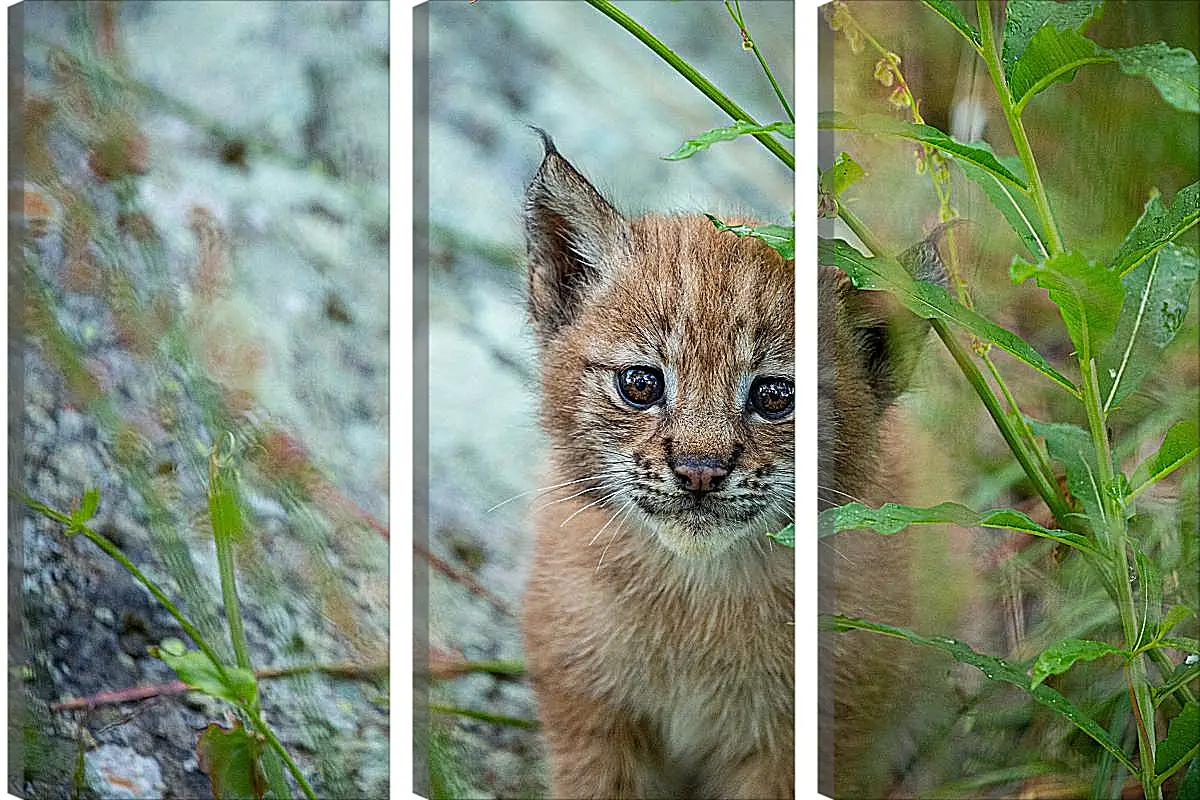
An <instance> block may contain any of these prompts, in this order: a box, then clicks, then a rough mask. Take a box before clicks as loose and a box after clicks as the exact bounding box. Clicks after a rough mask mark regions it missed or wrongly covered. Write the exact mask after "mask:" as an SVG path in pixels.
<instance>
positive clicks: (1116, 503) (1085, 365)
mask: <svg viewBox="0 0 1200 800" xmlns="http://www.w3.org/2000/svg"><path fill="white" fill-rule="evenodd" d="M1079 367H1080V370H1079V371H1080V378H1081V380H1080V383H1081V387H1080V388H1081V389H1082V391H1083V404H1084V408H1085V409H1086V411H1087V417H1088V430H1089V433H1090V434H1091V437H1092V446H1093V447H1094V448H1095V450H1096V462H1097V465H1096V466H1097V472H1098V473H1099V474H1098V475H1097V480H1098V482H1099V484H1100V486H1099V492H1098V493H1099V495H1100V498H1099V499H1100V507H1101V511H1102V513H1103V516H1104V519H1103V520H1100V521H1099V522H1102V523H1103V528H1104V530H1103V531H1101V530H1097V531H1096V533H1097V539H1099V540H1100V543H1101V544H1102V545H1104V546H1106V548H1107V550H1108V553H1109V560H1110V561H1111V562H1112V563H1113V565H1114V567H1115V569H1114V574H1113V577H1112V582H1113V583H1114V584H1115V585H1114V587H1113V588H1114V589H1115V592H1116V601H1117V611H1118V613H1119V614H1120V617H1121V630H1122V633H1123V634H1124V637H1125V646H1126V647H1127V648H1128V649H1130V650H1133V649H1134V648H1136V647H1137V645H1138V636H1139V630H1138V619H1137V606H1136V604H1135V602H1134V598H1133V590H1132V589H1131V588H1130V586H1129V555H1128V552H1127V551H1128V542H1127V531H1126V528H1125V508H1124V504H1123V502H1121V501H1120V500H1118V499H1117V498H1116V496H1114V495H1113V494H1112V493H1111V492H1110V489H1112V488H1113V486H1114V473H1113V462H1112V450H1111V448H1110V446H1109V443H1108V430H1107V428H1106V427H1105V421H1104V410H1103V408H1102V406H1101V400H1100V381H1099V378H1098V377H1097V375H1096V360H1095V359H1094V358H1092V357H1091V353H1090V352H1088V351H1087V349H1086V347H1085V348H1084V351H1083V352H1082V353H1080V359H1079ZM1095 522H1097V521H1095V520H1093V523H1095ZM1125 677H1126V681H1127V683H1128V685H1129V702H1130V705H1131V706H1132V708H1133V716H1134V719H1135V720H1136V721H1137V734H1138V753H1139V755H1140V763H1139V765H1138V766H1139V770H1138V771H1139V773H1140V774H1139V775H1138V778H1139V779H1140V780H1141V782H1142V788H1143V790H1144V791H1145V793H1146V798H1147V800H1161V798H1162V788H1161V787H1160V786H1158V785H1157V784H1155V782H1154V746H1155V743H1154V703H1153V699H1152V698H1151V696H1150V681H1149V676H1148V675H1147V673H1146V660H1145V654H1143V653H1138V654H1137V655H1135V656H1134V657H1133V658H1132V659H1131V660H1130V661H1129V663H1128V664H1127V665H1126V667H1125Z"/></svg>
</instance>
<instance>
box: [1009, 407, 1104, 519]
mask: <svg viewBox="0 0 1200 800" xmlns="http://www.w3.org/2000/svg"><path fill="white" fill-rule="evenodd" d="M1025 419H1026V421H1027V422H1028V423H1029V426H1030V428H1031V429H1032V430H1033V432H1034V433H1035V434H1036V435H1038V436H1041V437H1042V438H1044V439H1045V440H1046V451H1047V452H1048V453H1049V454H1050V457H1051V458H1053V459H1055V460H1056V461H1061V462H1062V463H1063V465H1064V466H1065V467H1066V468H1067V488H1068V489H1070V490H1071V494H1073V495H1074V496H1075V497H1077V498H1079V501H1080V502H1081V503H1083V507H1084V510H1085V511H1086V512H1087V515H1088V517H1089V518H1090V519H1091V520H1093V521H1094V522H1093V525H1095V523H1096V522H1099V523H1101V526H1100V528H1101V530H1103V531H1107V530H1108V524H1107V521H1106V520H1107V518H1106V517H1105V515H1104V503H1103V499H1102V498H1103V494H1102V493H1103V488H1102V487H1101V486H1100V477H1099V475H1100V472H1099V470H1098V469H1097V467H1096V450H1095V448H1094V447H1093V446H1092V437H1091V436H1089V435H1088V432H1087V431H1085V430H1084V429H1083V428H1080V427H1079V426H1077V425H1071V424H1069V423H1065V422H1038V421H1037V420H1035V419H1030V418H1029V417H1026V418H1025Z"/></svg>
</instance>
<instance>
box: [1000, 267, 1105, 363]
mask: <svg viewBox="0 0 1200 800" xmlns="http://www.w3.org/2000/svg"><path fill="white" fill-rule="evenodd" d="M1030 276H1033V277H1036V278H1037V284H1038V286H1040V287H1042V288H1043V289H1046V290H1047V291H1048V292H1049V293H1050V300H1051V301H1052V302H1053V303H1054V304H1055V305H1056V306H1058V311H1059V314H1060V315H1061V316H1062V319H1063V323H1064V324H1066V326H1067V333H1068V334H1069V335H1070V337H1071V341H1072V342H1073V343H1074V344H1075V349H1076V351H1077V352H1078V353H1079V357H1080V361H1081V363H1085V364H1086V363H1087V362H1088V361H1089V360H1090V359H1091V358H1092V357H1094V356H1097V355H1098V354H1099V353H1100V350H1101V348H1102V347H1103V346H1104V345H1105V344H1106V343H1107V342H1108V340H1109V338H1110V337H1111V336H1112V333H1113V330H1114V329H1115V328H1116V325H1117V317H1118V316H1119V314H1120V312H1121V305H1122V303H1123V301H1124V299H1125V287H1124V286H1123V285H1122V284H1121V279H1120V278H1119V277H1117V274H1116V273H1115V272H1112V271H1111V270H1109V269H1107V268H1106V267H1104V265H1102V264H1097V263H1095V262H1091V261H1088V260H1087V258H1085V257H1084V256H1083V255H1082V254H1081V253H1076V252H1071V253H1059V254H1058V255H1056V256H1051V257H1050V258H1048V259H1046V260H1045V261H1039V262H1038V263H1037V264H1029V263H1026V262H1017V263H1015V264H1013V267H1012V278H1013V281H1014V282H1020V281H1024V280H1026V279H1028V278H1029V277H1030Z"/></svg>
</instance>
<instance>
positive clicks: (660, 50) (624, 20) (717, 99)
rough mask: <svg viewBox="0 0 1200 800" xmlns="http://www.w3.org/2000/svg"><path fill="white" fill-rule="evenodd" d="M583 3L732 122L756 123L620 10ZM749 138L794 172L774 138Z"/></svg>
mask: <svg viewBox="0 0 1200 800" xmlns="http://www.w3.org/2000/svg"><path fill="white" fill-rule="evenodd" d="M587 2H588V3H589V4H591V5H592V6H593V7H594V8H596V10H598V11H600V12H601V13H602V14H604V15H605V16H607V17H608V18H609V19H611V20H613V21H614V22H616V23H617V24H618V25H620V26H621V27H622V28H624V29H625V30H627V31H629V32H630V33H632V34H633V35H634V36H635V37H636V38H637V39H638V41H640V42H641V43H642V44H644V45H646V46H647V47H649V48H650V49H651V50H653V51H654V52H655V53H656V54H657V55H658V56H659V58H661V59H662V60H663V61H666V62H667V63H668V64H670V65H671V67H673V68H674V70H675V71H676V72H678V73H679V74H680V75H682V76H683V77H685V78H687V80H688V81H689V82H690V83H691V84H692V85H693V86H695V87H696V88H697V89H699V90H700V91H701V93H703V94H704V96H705V97H707V98H708V99H709V100H711V101H713V102H714V103H716V105H717V107H718V108H720V109H721V110H722V111H724V112H725V113H726V114H728V115H729V116H730V117H732V118H733V119H734V120H735V121H737V120H745V121H746V122H749V123H750V124H752V125H758V124H760V123H759V122H757V121H756V120H755V119H754V117H752V116H750V115H749V114H747V113H746V112H745V111H743V110H742V109H741V107H740V106H738V105H737V103H735V102H733V101H732V100H730V99H729V96H728V95H726V94H725V93H724V92H722V91H721V90H720V89H718V88H717V87H716V86H714V85H713V83H712V82H711V81H710V80H708V78H705V77H704V76H703V75H701V74H700V73H699V72H697V71H696V69H695V68H694V67H693V66H692V65H691V64H689V63H687V62H686V61H684V60H683V59H682V58H680V57H679V56H678V55H676V53H675V51H673V50H672V49H671V48H669V47H667V46H666V45H665V44H663V42H662V41H661V40H660V39H659V38H658V37H656V36H655V35H654V34H652V33H651V32H650V31H648V30H646V29H645V28H643V27H642V26H641V25H639V24H638V23H637V21H636V20H634V19H633V18H632V17H630V16H629V15H628V14H626V13H625V12H624V11H622V10H621V9H619V8H617V7H616V6H614V5H613V4H612V3H610V2H609V1H608V0H587ZM753 136H754V138H755V139H758V140H759V141H760V142H762V144H763V146H764V147H766V148H767V149H768V150H770V151H771V153H773V154H774V155H775V157H776V158H778V159H779V160H780V161H782V162H783V163H784V164H785V165H786V166H787V168H788V169H790V170H793V171H794V170H795V169H796V158H795V156H793V155H792V154H791V153H789V152H788V151H787V149H785V148H784V146H783V145H781V144H780V143H779V140H778V139H776V138H775V137H774V136H771V135H770V134H769V133H756V134H753Z"/></svg>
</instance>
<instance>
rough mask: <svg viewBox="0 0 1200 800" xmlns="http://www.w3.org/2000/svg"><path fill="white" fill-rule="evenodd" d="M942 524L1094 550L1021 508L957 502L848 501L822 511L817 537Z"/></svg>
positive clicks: (1083, 540) (1082, 539) (1085, 541)
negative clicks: (974, 506) (924, 504)
mask: <svg viewBox="0 0 1200 800" xmlns="http://www.w3.org/2000/svg"><path fill="white" fill-rule="evenodd" d="M941 523H953V524H954V525H957V526H959V527H960V528H1000V529H1004V530H1010V531H1016V532H1018V533H1027V534H1030V535H1032V536H1040V537H1042V538H1045V539H1051V540H1053V541H1056V542H1061V543H1062V544H1066V545H1070V546H1071V547H1075V548H1077V549H1079V550H1083V551H1087V552H1092V551H1093V547H1092V544H1091V542H1090V541H1089V540H1088V539H1087V537H1085V536H1080V535H1079V534H1077V533H1071V532H1070V531H1059V530H1051V529H1048V528H1043V527H1042V526H1041V525H1038V524H1037V523H1036V522H1034V521H1033V520H1031V519H1030V518H1029V517H1028V516H1026V515H1025V514H1023V513H1021V512H1020V511H1015V510H1013V509H1011V508H997V509H992V510H990V511H972V510H971V509H969V508H967V507H966V506H962V505H959V504H958V503H939V504H938V505H936V506H933V507H931V508H917V507H915V506H906V505H902V504H900V503H884V504H883V505H882V506H880V507H879V508H871V507H869V506H866V505H863V504H862V503H847V504H846V505H843V506H837V507H836V508H829V509H826V510H825V511H823V512H821V515H820V517H819V519H818V522H817V532H818V536H821V537H825V536H832V535H833V534H835V533H839V532H840V531H847V530H861V529H863V528H870V529H871V530H873V531H875V532H876V533H882V534H884V535H885V536H890V535H892V534H894V533H899V532H900V531H902V530H904V529H906V528H908V527H909V526H910V525H933V524H941Z"/></svg>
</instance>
